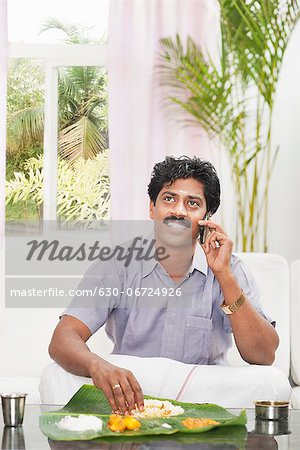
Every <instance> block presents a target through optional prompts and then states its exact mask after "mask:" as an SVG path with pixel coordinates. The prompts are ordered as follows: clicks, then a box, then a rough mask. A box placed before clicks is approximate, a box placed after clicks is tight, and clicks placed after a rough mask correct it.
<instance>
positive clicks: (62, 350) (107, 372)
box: [49, 316, 144, 414]
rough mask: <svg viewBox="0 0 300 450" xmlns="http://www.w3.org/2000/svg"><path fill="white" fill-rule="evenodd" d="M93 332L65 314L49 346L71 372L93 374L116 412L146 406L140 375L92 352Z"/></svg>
mask: <svg viewBox="0 0 300 450" xmlns="http://www.w3.org/2000/svg"><path fill="white" fill-rule="evenodd" d="M91 335H92V333H91V331H90V329H89V328H88V327H87V326H86V325H85V324H84V323H83V322H81V321H80V320H79V319H76V318H75V317H72V316H63V317H62V318H61V320H60V322H59V324H58V325H57V327H56V329H55V331H54V333H53V337H52V340H51V343H50V346H49V354H50V356H51V358H52V359H54V361H56V362H57V363H58V364H59V365H60V366H61V367H63V368H64V369H65V370H67V371H68V372H70V373H73V374H75V375H79V376H83V377H87V376H88V377H91V378H92V379H93V382H94V385H95V386H96V387H98V388H101V389H102V390H103V392H104V394H105V395H106V397H107V399H108V401H109V403H110V405H111V407H112V410H113V411H114V412H117V411H119V412H120V413H121V414H125V413H126V412H131V410H132V409H134V408H135V404H136V405H137V407H138V408H143V406H144V396H143V392H142V389H141V387H140V385H139V383H138V381H137V380H136V378H135V377H134V376H133V374H132V373H131V372H130V371H129V370H125V369H121V368H120V367H116V366H114V365H112V364H110V363H109V362H107V361H105V360H104V359H102V358H101V357H100V356H98V355H96V354H95V353H92V352H91V351H90V349H89V348H88V346H87V345H86V341H87V340H88V339H89V338H90V337H91ZM118 385H120V387H119V386H118ZM116 386H117V387H116Z"/></svg>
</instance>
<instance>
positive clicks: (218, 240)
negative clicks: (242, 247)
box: [198, 220, 233, 276]
mask: <svg viewBox="0 0 300 450" xmlns="http://www.w3.org/2000/svg"><path fill="white" fill-rule="evenodd" d="M198 224H199V225H200V226H207V227H208V228H209V234H208V236H207V237H206V239H205V242H204V244H200V245H201V247H202V248H203V250H204V253H205V255H206V259H207V264H208V265H209V267H210V268H211V270H212V271H213V273H214V275H216V276H217V275H218V274H221V273H223V272H228V271H230V270H231V269H230V261H231V254H232V248H233V242H232V241H231V239H230V238H229V236H228V235H227V234H226V233H225V231H224V230H223V228H222V227H221V226H220V225H218V224H216V223H215V222H212V221H211V220H199V221H198ZM199 242H200V241H199Z"/></svg>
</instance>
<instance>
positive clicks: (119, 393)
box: [113, 385, 128, 414]
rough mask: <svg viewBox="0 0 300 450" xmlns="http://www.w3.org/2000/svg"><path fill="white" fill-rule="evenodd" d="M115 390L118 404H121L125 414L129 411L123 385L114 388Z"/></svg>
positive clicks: (120, 407) (121, 409) (120, 408)
mask: <svg viewBox="0 0 300 450" xmlns="http://www.w3.org/2000/svg"><path fill="white" fill-rule="evenodd" d="M115 386H116V385H115ZM113 392H114V396H115V400H116V402H117V404H118V405H119V410H120V411H121V414H125V413H126V412H128V407H127V404H126V399H125V397H124V393H123V390H122V388H121V386H116V387H115V388H114V389H113Z"/></svg>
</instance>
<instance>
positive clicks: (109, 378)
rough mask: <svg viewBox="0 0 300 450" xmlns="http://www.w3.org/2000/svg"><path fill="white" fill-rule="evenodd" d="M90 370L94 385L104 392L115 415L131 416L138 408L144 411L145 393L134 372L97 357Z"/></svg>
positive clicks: (92, 360) (94, 357)
mask: <svg viewBox="0 0 300 450" xmlns="http://www.w3.org/2000/svg"><path fill="white" fill-rule="evenodd" d="M88 369H89V373H90V376H91V377H92V379H93V382H94V385H95V386H96V387H98V388H101V389H102V390H103V392H104V394H105V395H106V397H107V399H108V401H109V403H110V406H111V408H112V411H113V412H114V413H115V414H130V412H131V411H132V410H133V409H134V408H135V407H136V406H137V407H138V409H139V410H141V411H142V410H143V409H144V396H143V392H142V389H141V387H140V385H139V383H138V381H137V379H136V378H135V377H134V375H133V373H132V372H130V371H129V370H126V369H122V368H120V367H117V366H114V365H113V364H110V363H109V362H107V361H104V360H103V359H101V358H99V357H97V356H96V355H93V357H92V359H91V362H90V363H89V364H88Z"/></svg>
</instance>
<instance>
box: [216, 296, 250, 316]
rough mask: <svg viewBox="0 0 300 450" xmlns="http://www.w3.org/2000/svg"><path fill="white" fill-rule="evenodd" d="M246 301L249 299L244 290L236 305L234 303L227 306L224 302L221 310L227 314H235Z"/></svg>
mask: <svg viewBox="0 0 300 450" xmlns="http://www.w3.org/2000/svg"><path fill="white" fill-rule="evenodd" d="M246 300H247V297H246V296H245V294H244V291H243V290H242V292H241V295H240V296H239V297H238V298H237V299H236V301H235V302H234V303H232V304H231V305H227V304H226V303H225V300H224V301H223V303H222V305H221V306H220V308H221V309H222V311H224V313H225V314H234V313H235V312H236V311H237V310H238V309H239V308H240V307H241V306H242V305H243V304H244V303H245V301H246Z"/></svg>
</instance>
